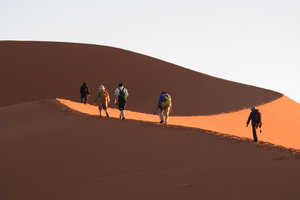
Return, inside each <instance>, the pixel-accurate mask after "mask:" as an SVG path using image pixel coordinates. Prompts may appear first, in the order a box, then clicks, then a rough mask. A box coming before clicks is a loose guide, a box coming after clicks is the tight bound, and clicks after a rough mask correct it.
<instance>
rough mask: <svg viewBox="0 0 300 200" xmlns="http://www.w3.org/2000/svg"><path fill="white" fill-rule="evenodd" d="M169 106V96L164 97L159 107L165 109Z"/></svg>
mask: <svg viewBox="0 0 300 200" xmlns="http://www.w3.org/2000/svg"><path fill="white" fill-rule="evenodd" d="M170 105H171V96H170V95H169V94H165V95H164V101H163V102H162V103H161V107H163V108H166V107H169V106H170Z"/></svg>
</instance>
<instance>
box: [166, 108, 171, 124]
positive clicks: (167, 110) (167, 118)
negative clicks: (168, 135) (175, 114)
mask: <svg viewBox="0 0 300 200" xmlns="http://www.w3.org/2000/svg"><path fill="white" fill-rule="evenodd" d="M169 114H170V107H167V108H166V109H165V123H166V124H168V120H169Z"/></svg>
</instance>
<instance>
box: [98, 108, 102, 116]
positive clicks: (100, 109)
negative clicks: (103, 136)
mask: <svg viewBox="0 0 300 200" xmlns="http://www.w3.org/2000/svg"><path fill="white" fill-rule="evenodd" d="M98 109H99V117H100V118H101V111H102V108H101V106H100V105H99V106H98Z"/></svg>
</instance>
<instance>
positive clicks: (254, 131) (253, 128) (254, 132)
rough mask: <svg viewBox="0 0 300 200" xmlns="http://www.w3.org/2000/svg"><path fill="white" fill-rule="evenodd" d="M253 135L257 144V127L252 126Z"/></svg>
mask: <svg viewBox="0 0 300 200" xmlns="http://www.w3.org/2000/svg"><path fill="white" fill-rule="evenodd" d="M252 133H253V140H254V142H257V135H256V127H255V126H252Z"/></svg>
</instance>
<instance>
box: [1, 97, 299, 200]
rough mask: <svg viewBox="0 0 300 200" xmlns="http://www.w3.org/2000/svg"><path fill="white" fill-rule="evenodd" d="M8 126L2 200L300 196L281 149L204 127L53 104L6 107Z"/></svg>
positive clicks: (291, 164)
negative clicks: (142, 120) (98, 114)
mask: <svg viewBox="0 0 300 200" xmlns="http://www.w3.org/2000/svg"><path fill="white" fill-rule="evenodd" d="M66 102H67V101H66ZM70 103H71V102H70ZM71 105H73V106H75V107H78V108H81V106H82V105H79V104H76V103H72V104H71ZM90 108H92V107H89V106H86V107H85V109H84V110H88V111H89V112H90V111H91V110H89V109H90ZM92 110H93V109H92ZM112 113H113V112H112ZM116 114H117V113H115V115H116ZM128 114H129V113H128ZM142 117H145V116H144V115H142ZM153 119H154V118H153ZM174 120H175V119H174ZM0 121H1V123H0V132H1V134H0V158H1V164H0V177H1V179H0V186H1V187H0V197H1V200H2V199H3V200H20V199H24V198H25V199H30V200H41V199H42V200H53V199H55V200H69V199H72V200H87V199H105V200H116V199H124V198H125V199H130V200H141V199H142V200H153V199H157V200H166V199H172V200H182V199H189V200H194V199H195V200H196V199H224V200H227V199H228V200H240V199H243V200H253V199H257V198H258V197H259V199H272V200H282V199H295V200H296V199H298V198H299V196H300V191H299V184H298V183H299V178H300V174H299V173H298V172H299V167H300V160H298V159H295V158H294V157H293V156H291V154H290V153H289V152H285V151H281V150H279V149H278V148H269V147H268V146H264V145H258V146H256V145H253V144H251V143H249V141H243V140H242V141H239V140H236V139H230V138H226V137H222V136H221V135H220V136H216V135H214V134H206V133H205V131H203V130H199V129H197V130H194V129H187V128H180V127H173V128H172V127H170V128H165V127H162V126H158V125H156V124H151V123H139V122H137V121H133V120H125V121H120V120H116V119H110V120H106V119H102V120H101V119H97V118H96V117H90V116H88V115H83V114H80V115H79V114H76V113H72V112H70V111H69V110H68V109H66V107H65V106H62V105H60V104H58V103H56V102H55V101H53V100H45V101H36V102H29V103H23V104H18V105H12V106H8V107H1V108H0ZM174 122H175V121H174ZM254 187H255V188H254ZM253 189H255V192H253ZM216 191H217V192H216ZM258 194H259V196H258Z"/></svg>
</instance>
